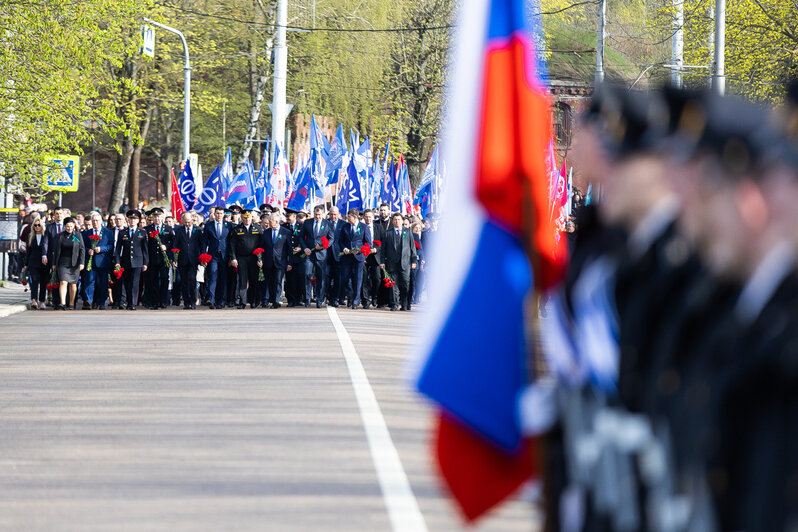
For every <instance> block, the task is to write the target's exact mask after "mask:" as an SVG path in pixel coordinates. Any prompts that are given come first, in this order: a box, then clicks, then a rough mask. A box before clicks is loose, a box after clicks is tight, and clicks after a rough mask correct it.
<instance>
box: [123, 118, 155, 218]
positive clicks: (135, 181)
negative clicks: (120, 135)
mask: <svg viewBox="0 0 798 532" xmlns="http://www.w3.org/2000/svg"><path fill="white" fill-rule="evenodd" d="M153 109H154V105H153V104H152V103H150V104H149V105H148V106H147V115H146V116H145V118H144V122H143V123H142V124H141V130H140V133H139V134H140V135H141V142H140V143H138V144H137V145H136V146H135V147H134V148H133V160H132V161H131V165H130V179H129V181H128V191H127V197H128V198H130V204H131V205H138V204H139V183H140V181H141V179H140V178H141V150H143V149H144V143H145V142H146V140H147V132H148V131H149V129H150V122H151V121H152V113H153Z"/></svg>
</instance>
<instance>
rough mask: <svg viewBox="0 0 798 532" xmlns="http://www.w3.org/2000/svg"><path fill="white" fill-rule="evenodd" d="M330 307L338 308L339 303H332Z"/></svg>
mask: <svg viewBox="0 0 798 532" xmlns="http://www.w3.org/2000/svg"><path fill="white" fill-rule="evenodd" d="M329 306H331V307H332V308H338V303H330V304H329Z"/></svg>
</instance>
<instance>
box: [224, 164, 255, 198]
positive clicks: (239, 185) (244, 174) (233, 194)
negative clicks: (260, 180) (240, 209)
mask: <svg viewBox="0 0 798 532" xmlns="http://www.w3.org/2000/svg"><path fill="white" fill-rule="evenodd" d="M254 196H255V190H254V184H253V182H252V173H251V172H250V170H249V165H248V164H245V165H244V166H242V167H241V170H240V171H239V172H238V174H237V175H236V176H235V178H234V179H233V184H232V185H231V186H230V189H229V190H228V191H227V194H226V199H225V205H227V206H230V205H232V204H234V203H239V204H241V205H244V206H246V204H247V203H249V198H254Z"/></svg>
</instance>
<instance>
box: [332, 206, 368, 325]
mask: <svg viewBox="0 0 798 532" xmlns="http://www.w3.org/2000/svg"><path fill="white" fill-rule="evenodd" d="M358 214H359V213H358V210H357V209H349V212H348V213H346V221H347V222H348V223H347V224H346V225H345V226H344V228H343V229H342V230H341V244H340V245H339V247H340V248H341V251H342V252H343V254H344V256H343V259H342V261H341V263H342V266H343V274H342V275H341V279H342V280H343V282H342V283H341V286H342V287H344V288H345V287H347V286H351V292H350V293H349V294H347V295H348V300H349V306H350V307H351V308H352V309H356V308H357V306H358V305H359V304H360V289H361V286H362V283H363V268H364V265H365V262H366V256H365V255H364V254H363V253H362V248H363V245H364V244H368V245H369V248H370V247H371V246H372V244H373V241H372V239H371V230H369V228H368V226H367V225H366V224H364V223H363V222H361V221H360V219H359V217H358ZM369 255H371V253H369ZM344 295H345V294H341V297H344Z"/></svg>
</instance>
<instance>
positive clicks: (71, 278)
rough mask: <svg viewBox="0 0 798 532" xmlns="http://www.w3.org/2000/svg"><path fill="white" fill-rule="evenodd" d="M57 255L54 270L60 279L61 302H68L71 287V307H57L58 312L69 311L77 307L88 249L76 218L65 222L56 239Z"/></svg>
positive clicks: (54, 260) (54, 259)
mask: <svg viewBox="0 0 798 532" xmlns="http://www.w3.org/2000/svg"><path fill="white" fill-rule="evenodd" d="M53 245H54V247H55V255H54V258H53V265H52V268H53V270H55V272H56V276H57V278H58V293H59V294H60V295H61V302H62V303H63V302H64V301H66V300H67V299H66V294H67V287H69V305H63V304H62V305H60V306H56V310H58V308H60V309H61V310H67V308H72V307H74V306H75V296H76V295H77V292H78V279H79V278H80V272H81V271H83V261H84V260H85V258H86V248H85V247H84V246H83V239H82V238H81V237H80V233H78V230H77V224H76V223H75V219H74V218H67V219H66V220H64V231H63V232H61V233H59V234H58V236H56V237H55V241H54V244H53Z"/></svg>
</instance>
